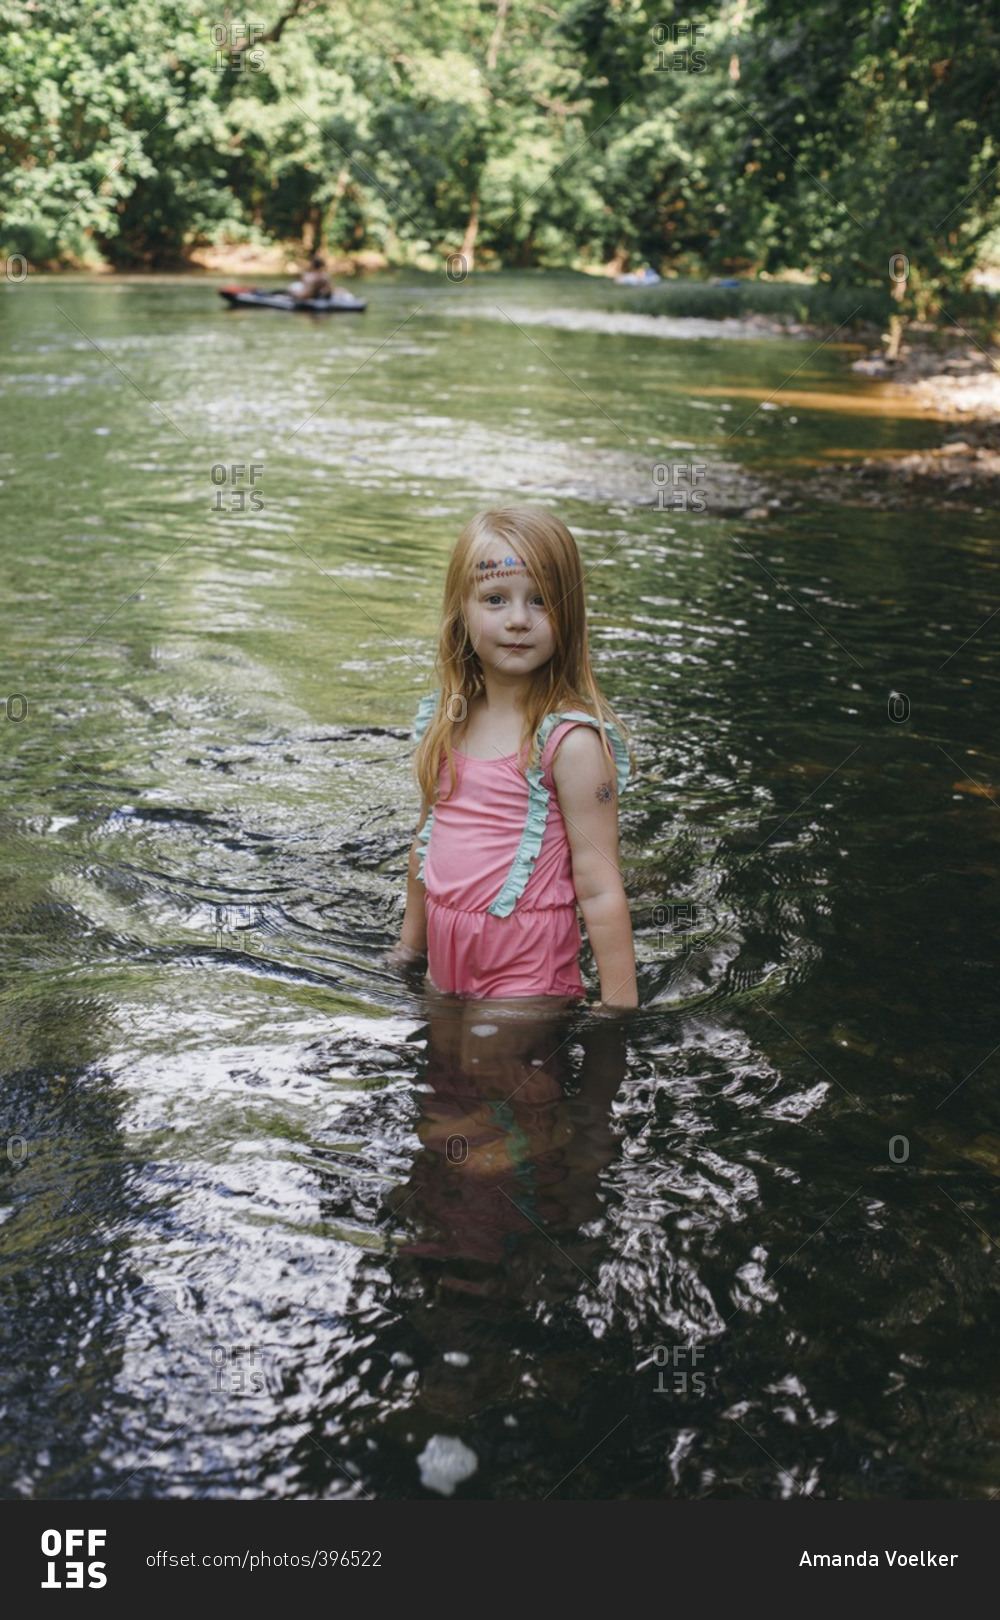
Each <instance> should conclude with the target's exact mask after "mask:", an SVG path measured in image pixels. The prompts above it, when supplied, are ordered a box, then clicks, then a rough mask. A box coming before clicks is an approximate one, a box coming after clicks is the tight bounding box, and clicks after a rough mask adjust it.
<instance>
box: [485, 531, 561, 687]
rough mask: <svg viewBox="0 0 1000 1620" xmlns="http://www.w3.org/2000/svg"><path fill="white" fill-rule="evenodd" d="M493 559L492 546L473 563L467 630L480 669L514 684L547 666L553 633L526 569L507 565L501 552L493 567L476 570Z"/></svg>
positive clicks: (554, 643) (535, 587) (553, 644)
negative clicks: (477, 655)
mask: <svg viewBox="0 0 1000 1620" xmlns="http://www.w3.org/2000/svg"><path fill="white" fill-rule="evenodd" d="M491 558H498V552H497V547H496V546H494V547H493V548H492V552H491V553H487V554H485V555H484V556H483V557H481V558H478V559H477V560H476V561H475V562H474V564H473V574H474V578H473V582H472V588H471V590H470V591H469V594H468V596H467V597H466V602H465V623H466V628H467V629H468V632H469V639H470V641H471V642H472V645H473V647H474V648H475V650H476V652H477V653H478V654H479V660H480V663H481V664H482V666H483V669H484V670H488V671H489V672H490V673H491V674H492V675H494V676H496V677H498V678H500V679H502V680H504V679H506V680H510V681H511V682H517V681H520V680H523V679H524V677H525V676H526V675H530V674H531V673H532V672H533V671H534V670H536V669H540V668H541V666H542V665H543V664H547V663H548V661H549V659H550V658H551V657H552V654H553V653H554V652H555V650H556V638H555V630H554V629H553V625H552V620H551V619H550V618H549V616H548V614H547V613H546V611H545V606H544V603H543V599H542V595H541V592H540V591H539V589H538V587H537V585H536V584H535V581H534V580H533V579H532V577H531V575H530V574H529V573H528V570H527V569H526V568H525V566H524V564H523V563H520V562H518V561H517V559H513V561H514V563H515V566H513V567H511V566H508V565H507V562H506V561H505V558H506V553H504V552H503V551H502V550H501V551H500V553H499V559H498V562H497V566H495V567H492V568H480V566H479V563H480V562H482V561H490V560H491Z"/></svg>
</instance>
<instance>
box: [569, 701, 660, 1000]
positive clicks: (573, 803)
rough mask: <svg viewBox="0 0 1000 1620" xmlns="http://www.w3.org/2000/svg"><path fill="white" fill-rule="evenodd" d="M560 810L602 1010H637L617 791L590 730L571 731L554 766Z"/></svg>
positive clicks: (602, 750)
mask: <svg viewBox="0 0 1000 1620" xmlns="http://www.w3.org/2000/svg"><path fill="white" fill-rule="evenodd" d="M552 779H553V781H554V782H555V787H556V796H557V798H558V800H559V808H560V810H561V811H562V814H563V820H564V821H565V823H566V835H567V837H568V839H569V847H570V854H571V856H572V860H573V888H574V890H575V891H576V898H577V901H578V903H579V906H580V910H581V911H582V913H583V920H584V923H585V925H586V929H587V937H588V938H589V940H590V944H591V948H592V950H593V952H594V960H595V962H596V963H597V971H598V974H599V976H600V981H601V1003H602V1005H603V1006H605V1007H637V1006H638V1005H639V991H638V986H637V984H636V977H635V946H634V945H633V942H632V919H631V917H630V916H629V909H628V900H627V898H626V895H625V886H624V884H623V883H622V875H621V868H620V866H619V864H618V789H617V783H616V780H615V770H614V766H613V765H612V763H611V761H610V759H609V758H608V755H607V752H606V750H605V748H604V744H603V742H602V741H601V738H600V737H599V736H598V734H597V732H596V731H594V730H593V728H592V727H590V726H574V728H573V730H572V731H568V732H567V733H566V735H565V736H564V737H563V739H562V741H561V742H560V744H559V746H558V748H557V749H556V752H555V756H554V758H553V761H552Z"/></svg>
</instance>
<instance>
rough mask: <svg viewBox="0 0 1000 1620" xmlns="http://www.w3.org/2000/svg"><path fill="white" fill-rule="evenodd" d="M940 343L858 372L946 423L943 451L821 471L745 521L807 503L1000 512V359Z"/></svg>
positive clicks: (965, 345)
mask: <svg viewBox="0 0 1000 1620" xmlns="http://www.w3.org/2000/svg"><path fill="white" fill-rule="evenodd" d="M933 337H936V338H937V341H936V342H935V341H933V340H932V341H928V342H919V341H918V342H915V343H913V344H912V345H904V346H903V348H902V350H901V352H900V356H899V359H898V360H896V361H888V360H886V359H884V358H883V357H882V356H881V355H880V354H878V353H875V354H872V355H869V356H867V357H865V358H863V359H860V360H855V361H854V362H853V364H852V366H851V370H852V371H854V372H855V373H857V374H858V375H860V376H864V377H869V378H871V379H872V380H873V382H875V383H877V384H878V385H879V387H880V390H883V389H884V385H886V384H888V385H889V387H890V389H891V390H892V393H893V394H895V396H896V398H897V399H898V400H899V404H900V408H901V409H902V408H905V411H906V414H907V415H908V416H912V415H914V414H915V412H916V413H919V412H920V411H926V412H927V413H928V416H930V417H932V418H933V419H934V420H936V421H938V422H939V423H940V426H941V434H942V437H941V442H940V444H938V445H935V446H933V447H932V448H931V449H928V450H911V451H903V452H899V453H888V454H886V453H883V454H880V455H878V456H866V457H864V458H863V459H862V460H860V461H851V462H848V461H845V462H841V463H840V464H839V465H837V466H835V467H828V466H824V467H815V468H813V469H812V470H810V471H805V472H803V475H802V477H801V479H796V481H795V482H794V483H792V482H790V481H785V482H783V483H782V485H781V486H780V487H778V486H776V487H775V488H774V489H773V490H771V491H770V492H769V493H770V495H771V500H770V501H769V502H768V503H767V505H766V506H759V505H758V506H755V507H753V508H752V509H751V510H750V511H748V512H747V513H746V514H745V515H747V516H750V517H754V518H757V517H766V516H768V515H769V510H768V508H770V509H771V510H773V509H774V508H775V507H780V508H794V507H795V506H797V505H801V504H802V502H803V501H804V500H807V499H808V500H830V501H834V502H837V503H839V504H842V505H859V506H867V507H887V508H892V507H907V506H910V505H913V504H916V503H919V502H922V501H927V500H931V501H933V503H934V504H935V505H936V506H941V507H955V508H961V509H965V510H972V511H973V512H977V513H979V512H982V511H984V510H985V509H986V508H988V507H993V506H1000V356H997V355H996V354H995V353H994V352H990V351H988V350H987V349H985V348H983V347H981V346H980V345H979V344H978V343H976V341H975V340H974V339H971V338H970V339H969V340H968V341H964V342H962V343H961V344H952V345H950V346H949V347H943V346H942V345H941V343H940V333H937V334H933ZM883 397H884V395H883ZM887 403H890V408H891V401H887Z"/></svg>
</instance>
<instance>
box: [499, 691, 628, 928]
mask: <svg viewBox="0 0 1000 1620" xmlns="http://www.w3.org/2000/svg"><path fill="white" fill-rule="evenodd" d="M564 720H579V721H582V722H583V723H584V724H585V725H588V726H593V727H594V729H595V731H598V730H600V723H599V722H598V721H597V720H595V718H594V716H593V715H592V714H583V713H582V712H581V711H580V710H578V709H568V710H567V711H566V712H565V714H547V715H546V716H545V719H544V720H543V721H542V723H541V725H540V726H539V728H538V764H537V765H532V766H529V767H528V772H527V776H528V817H527V820H526V822H525V824H524V832H523V833H522V834H521V842H520V844H519V845H518V848H517V854H516V855H515V856H514V860H513V862H512V864H511V868H510V871H509V872H508V873H507V879H506V882H505V883H504V886H503V888H502V889H501V890H500V893H499V894H498V895H497V897H496V899H495V900H494V901H493V904H492V905H491V906H490V907H489V912H490V915H491V916H492V917H509V916H510V914H511V912H512V911H513V909H514V907H515V906H516V904H517V902H518V900H520V898H521V896H522V894H523V893H524V891H525V889H526V887H527V884H528V879H529V878H530V876H531V873H532V870H533V868H534V865H535V862H536V860H537V859H538V852H539V850H540V849H541V847H542V838H543V837H544V834H545V824H546V822H547V820H548V814H549V800H550V799H551V797H552V795H551V794H550V793H549V790H548V788H547V787H546V786H545V784H544V782H543V781H542V765H541V760H542V754H543V753H544V751H545V745H546V743H547V742H548V740H549V738H550V736H551V735H552V733H553V731H554V730H555V728H556V726H558V725H561V724H562V722H563V721H564ZM606 730H607V734H608V740H609V741H610V743H611V748H612V751H613V753H614V756H615V772H616V775H617V777H618V793H619V795H621V794H622V793H624V791H625V787H626V785H627V783H628V779H629V775H630V773H631V765H630V762H629V757H628V749H627V748H626V747H625V744H624V742H623V741H622V738H621V736H620V734H619V732H618V728H617V727H616V726H613V725H611V724H610V723H608V724H607V726H606Z"/></svg>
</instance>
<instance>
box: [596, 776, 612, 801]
mask: <svg viewBox="0 0 1000 1620" xmlns="http://www.w3.org/2000/svg"><path fill="white" fill-rule="evenodd" d="M614 796H615V784H614V782H613V780H612V779H611V778H610V777H609V779H608V780H607V781H606V782H602V783H601V785H600V787H599V788H598V789H597V793H596V798H597V799H598V800H599V802H600V803H601V804H610V803H611V801H612V799H613V798H614Z"/></svg>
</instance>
